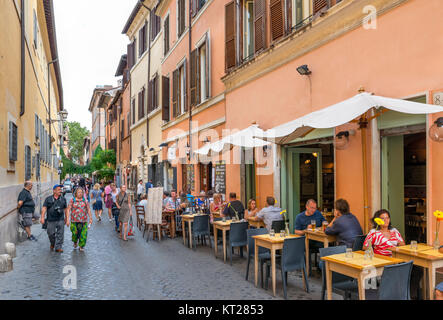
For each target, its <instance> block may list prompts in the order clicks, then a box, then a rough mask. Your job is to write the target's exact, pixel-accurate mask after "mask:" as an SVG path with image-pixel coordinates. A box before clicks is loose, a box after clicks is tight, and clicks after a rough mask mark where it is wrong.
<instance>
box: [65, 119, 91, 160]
mask: <svg viewBox="0 0 443 320" xmlns="http://www.w3.org/2000/svg"><path fill="white" fill-rule="evenodd" d="M67 125H68V128H69V135H68V139H69V147H68V148H69V154H70V155H71V160H72V161H73V162H76V163H79V162H80V159H82V157H83V152H84V150H83V143H84V140H85V138H86V137H87V136H89V130H88V129H86V128H85V127H82V126H81V125H80V123H79V122H67Z"/></svg>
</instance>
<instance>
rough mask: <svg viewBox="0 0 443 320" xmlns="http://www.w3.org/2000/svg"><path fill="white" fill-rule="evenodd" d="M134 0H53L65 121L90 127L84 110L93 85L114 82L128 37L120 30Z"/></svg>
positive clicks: (115, 83)
mask: <svg viewBox="0 0 443 320" xmlns="http://www.w3.org/2000/svg"><path fill="white" fill-rule="evenodd" d="M136 2H137V0H76V1H66V0H54V11H55V24H56V32H57V47H58V55H59V61H60V71H61V77H62V86H63V98H64V108H65V109H66V110H67V111H68V113H69V115H68V121H78V122H80V124H81V125H82V126H84V127H86V128H88V130H90V131H91V113H90V112H89V111H88V108H89V102H90V101H91V97H92V92H93V90H94V88H95V87H96V86H97V85H114V86H115V85H117V80H118V79H119V78H120V77H115V72H116V70H117V66H118V63H119V61H120V58H121V56H122V55H123V54H125V53H126V50H127V49H126V48H127V44H128V43H129V40H128V38H127V36H126V35H123V34H122V30H123V27H124V26H125V24H126V21H127V20H128V18H129V15H130V14H131V12H132V10H133V8H134V6H135V4H136Z"/></svg>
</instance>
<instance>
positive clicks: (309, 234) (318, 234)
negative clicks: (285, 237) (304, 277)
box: [305, 228, 337, 275]
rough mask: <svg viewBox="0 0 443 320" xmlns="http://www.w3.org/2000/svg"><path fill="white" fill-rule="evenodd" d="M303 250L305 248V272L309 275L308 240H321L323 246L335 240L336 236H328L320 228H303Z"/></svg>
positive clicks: (327, 245)
mask: <svg viewBox="0 0 443 320" xmlns="http://www.w3.org/2000/svg"><path fill="white" fill-rule="evenodd" d="M305 237H306V238H305V250H306V272H307V273H308V275H309V270H310V269H309V267H310V266H309V240H313V241H318V242H322V243H323V246H324V247H325V248H327V247H329V242H335V241H336V240H337V237H336V236H329V235H327V234H326V233H324V231H321V229H320V228H315V231H312V230H309V229H306V230H305Z"/></svg>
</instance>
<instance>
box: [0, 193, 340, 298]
mask: <svg viewBox="0 0 443 320" xmlns="http://www.w3.org/2000/svg"><path fill="white" fill-rule="evenodd" d="M67 198H68V199H70V195H69V194H68V195H67ZM105 216H106V212H105V213H104V214H103V217H105ZM33 234H34V235H35V236H36V237H37V239H38V242H31V241H26V242H23V243H20V244H18V246H17V258H15V259H14V270H13V271H12V272H9V273H4V274H0V299H1V300H4V299H8V300H9V299H51V300H52V299H57V300H59V299H203V300H206V299H208V300H210V299H229V300H243V299H273V297H272V290H271V289H270V290H268V291H266V290H264V289H261V288H255V286H254V284H253V281H254V266H253V263H252V264H251V266H250V274H249V281H245V270H246V259H245V258H243V259H240V258H239V257H238V256H235V257H233V266H232V267H231V266H230V265H229V262H227V263H226V264H225V263H223V259H222V250H220V249H219V258H217V259H215V258H214V251H213V249H210V248H209V247H208V246H206V247H203V246H198V247H197V250H195V251H192V250H190V249H189V248H186V247H185V246H184V245H183V239H182V238H181V237H179V238H176V239H174V240H171V239H166V240H162V241H161V242H158V241H152V240H150V241H149V242H146V237H145V239H142V233H141V232H139V230H138V229H137V230H136V235H135V237H133V238H132V239H130V240H129V241H128V242H123V241H121V240H120V239H119V238H118V236H117V233H116V232H115V231H114V223H111V222H109V220H108V219H103V220H102V221H101V222H96V220H95V217H94V223H93V225H92V227H91V230H90V231H89V235H88V242H87V245H86V250H85V252H79V251H78V250H74V249H73V247H72V242H71V241H70V238H71V237H70V236H71V233H70V231H69V230H68V228H65V242H64V253H62V254H57V253H54V252H51V251H49V241H48V238H47V235H46V232H45V231H43V230H42V229H41V226H40V225H39V224H38V225H34V226H33ZM68 265H73V266H75V268H76V271H77V278H78V282H77V289H76V290H65V289H64V288H63V279H64V278H65V277H66V276H67V275H68V274H67V273H66V274H63V268H64V267H65V266H68ZM320 284H321V282H320V278H312V277H311V278H310V279H309V285H310V289H311V292H310V294H307V293H306V292H304V291H303V284H302V281H301V275H300V273H292V274H290V275H289V287H288V299H297V300H302V299H320V292H321V287H320ZM277 295H278V296H277V299H282V297H283V289H282V287H281V276H280V273H279V270H277ZM334 297H335V298H336V299H340V297H339V296H334Z"/></svg>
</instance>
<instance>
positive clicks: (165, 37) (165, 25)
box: [163, 16, 169, 55]
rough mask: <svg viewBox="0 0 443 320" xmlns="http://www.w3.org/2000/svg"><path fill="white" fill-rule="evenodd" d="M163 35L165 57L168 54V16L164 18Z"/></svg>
mask: <svg viewBox="0 0 443 320" xmlns="http://www.w3.org/2000/svg"><path fill="white" fill-rule="evenodd" d="M163 31H164V35H163V39H164V42H165V44H164V54H165V55H166V54H167V53H168V52H169V16H167V17H166V19H165V22H164V27H163Z"/></svg>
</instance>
